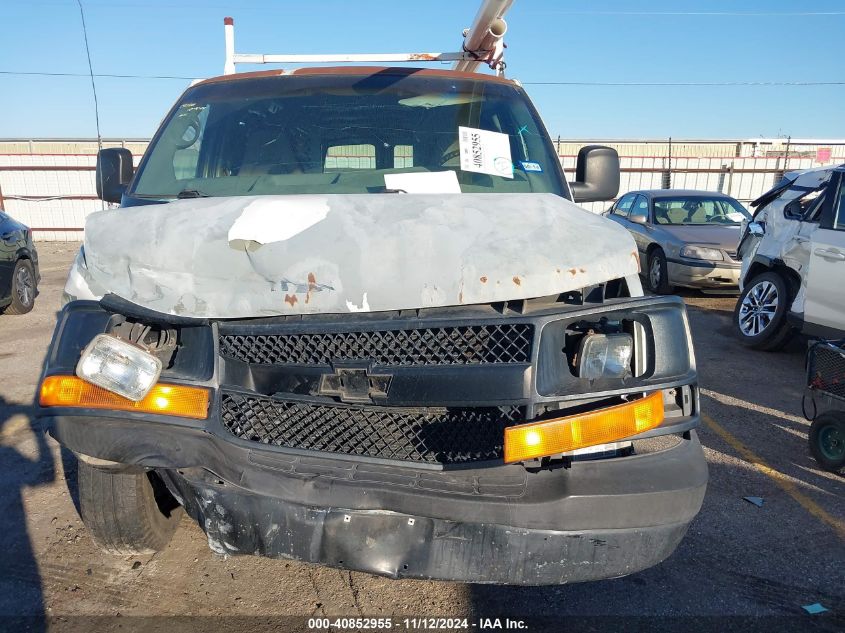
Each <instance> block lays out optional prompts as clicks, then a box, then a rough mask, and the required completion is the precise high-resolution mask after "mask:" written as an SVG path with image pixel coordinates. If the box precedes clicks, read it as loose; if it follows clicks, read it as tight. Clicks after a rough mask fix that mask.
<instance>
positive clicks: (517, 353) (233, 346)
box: [220, 323, 534, 366]
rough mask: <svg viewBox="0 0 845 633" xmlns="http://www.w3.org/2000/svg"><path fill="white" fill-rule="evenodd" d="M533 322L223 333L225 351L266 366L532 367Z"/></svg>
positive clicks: (223, 349)
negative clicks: (366, 363)
mask: <svg viewBox="0 0 845 633" xmlns="http://www.w3.org/2000/svg"><path fill="white" fill-rule="evenodd" d="M533 330H534V327H533V325H531V324H530V323H502V324H493V325H459V326H449V327H436V328H417V329H402V330H381V331H375V332H360V331H359V332H334V333H329V332H325V333H314V334H222V335H221V336H220V353H221V354H222V355H223V356H225V357H228V358H233V359H236V360H240V361H243V362H245V363H254V364H261V365H282V364H291V365H330V364H332V363H333V362H335V361H345V360H350V361H351V360H355V361H358V360H372V361H373V362H374V363H375V364H377V365H385V366H414V365H477V364H483V363H527V362H530V360H531V344H532V339H533Z"/></svg>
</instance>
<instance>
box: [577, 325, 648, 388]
mask: <svg viewBox="0 0 845 633" xmlns="http://www.w3.org/2000/svg"><path fill="white" fill-rule="evenodd" d="M633 353H634V339H633V338H631V335H630V334H587V335H586V336H585V337H584V338H583V340H582V341H581V348H580V350H579V352H578V358H579V366H578V375H579V376H580V377H581V378H586V379H588V380H596V379H597V378H625V377H627V376H629V375H630V374H631V357H632V356H633Z"/></svg>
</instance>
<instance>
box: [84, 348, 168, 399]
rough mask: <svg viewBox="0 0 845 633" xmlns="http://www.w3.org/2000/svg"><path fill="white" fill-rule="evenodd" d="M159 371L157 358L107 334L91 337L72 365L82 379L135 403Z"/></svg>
mask: <svg viewBox="0 0 845 633" xmlns="http://www.w3.org/2000/svg"><path fill="white" fill-rule="evenodd" d="M160 374H161V361H160V360H159V359H158V358H156V357H155V356H153V355H152V354H150V353H149V352H147V351H145V350H143V349H142V348H140V347H138V346H137V345H133V344H132V343H128V342H126V341H124V340H122V339H119V338H117V337H116V336H112V335H110V334H98V335H97V336H95V337H94V340H92V341H91V342H90V343H89V344H88V346H87V347H86V348H85V350H83V352H82V356H81V357H80V358H79V362H78V363H77V364H76V375H77V376H79V377H80V378H82V380H85V381H86V382H90V383H91V384H93V385H97V386H98V387H102V388H103V389H107V390H108V391H111V392H112V393H116V394H117V395H119V396H123V397H124V398H128V399H129V400H134V401H135V402H138V401H139V400H142V399H143V398H144V396H146V395H147V394H148V393H149V392H150V389H152V388H153V386H154V385H155V384H156V382H158V377H159V375H160Z"/></svg>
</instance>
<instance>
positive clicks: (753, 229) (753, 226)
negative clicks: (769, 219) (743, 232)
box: [748, 222, 766, 237]
mask: <svg viewBox="0 0 845 633" xmlns="http://www.w3.org/2000/svg"><path fill="white" fill-rule="evenodd" d="M748 232H749V233H750V234H751V235H754V236H756V237H760V236H762V235H765V234H766V229H765V227H764V226H763V225H762V224H760V223H759V222H749V223H748Z"/></svg>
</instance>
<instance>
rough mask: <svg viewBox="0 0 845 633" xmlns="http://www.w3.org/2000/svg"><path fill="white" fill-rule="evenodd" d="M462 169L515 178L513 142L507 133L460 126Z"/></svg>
mask: <svg viewBox="0 0 845 633" xmlns="http://www.w3.org/2000/svg"><path fill="white" fill-rule="evenodd" d="M458 139H459V143H460V151H461V170H463V171H474V172H477V173H480V174H490V175H492V176H501V177H502V178H513V161H512V160H511V143H510V139H509V137H508V135H507V134H501V133H499V132H490V131H488V130H479V129H476V128H473V127H459V128H458Z"/></svg>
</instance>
